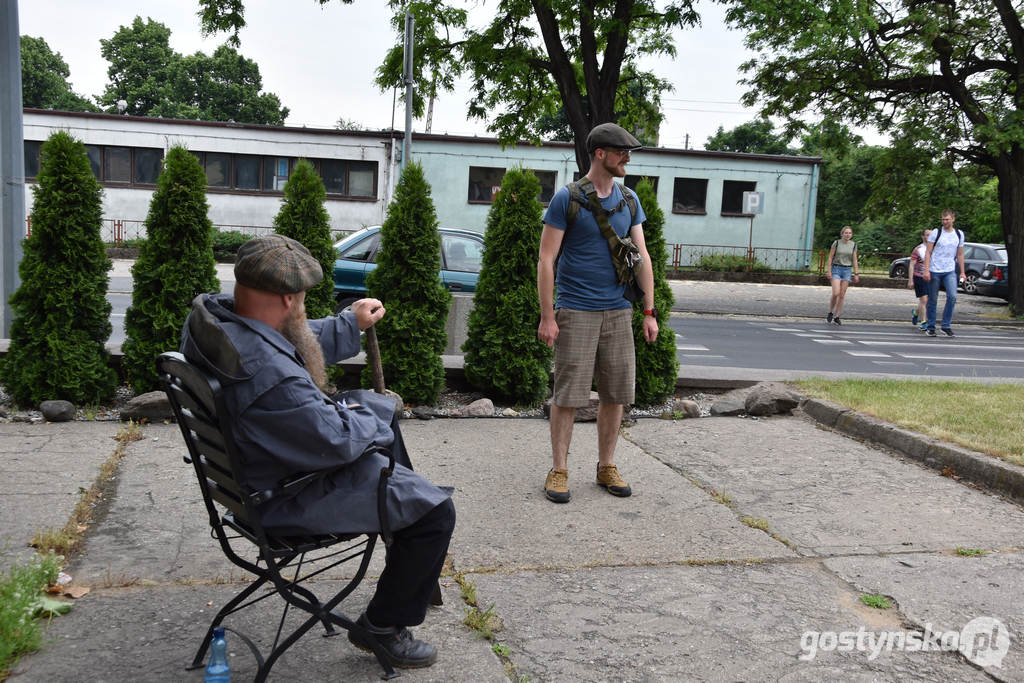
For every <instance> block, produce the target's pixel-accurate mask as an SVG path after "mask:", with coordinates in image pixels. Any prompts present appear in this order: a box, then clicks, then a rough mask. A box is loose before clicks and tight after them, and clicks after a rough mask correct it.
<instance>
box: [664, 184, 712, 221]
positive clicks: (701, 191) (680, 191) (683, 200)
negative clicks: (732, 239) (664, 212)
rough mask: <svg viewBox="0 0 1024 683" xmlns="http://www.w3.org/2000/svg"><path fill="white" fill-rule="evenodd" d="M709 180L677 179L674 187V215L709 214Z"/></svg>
mask: <svg viewBox="0 0 1024 683" xmlns="http://www.w3.org/2000/svg"><path fill="white" fill-rule="evenodd" d="M707 197H708V180H707V178H676V179H675V183H674V184H673V186H672V213H695V214H705V213H707V211H706V208H705V203H706V201H707Z"/></svg>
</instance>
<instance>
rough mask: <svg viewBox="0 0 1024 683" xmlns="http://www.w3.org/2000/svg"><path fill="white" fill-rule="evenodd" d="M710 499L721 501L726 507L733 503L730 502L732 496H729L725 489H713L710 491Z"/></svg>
mask: <svg viewBox="0 0 1024 683" xmlns="http://www.w3.org/2000/svg"><path fill="white" fill-rule="evenodd" d="M711 500H713V501H715V502H716V503H721V504H722V505H725V506H727V507H732V505H733V503H732V496H730V495H729V494H728V493H726V492H725V491H715V490H712V491H711Z"/></svg>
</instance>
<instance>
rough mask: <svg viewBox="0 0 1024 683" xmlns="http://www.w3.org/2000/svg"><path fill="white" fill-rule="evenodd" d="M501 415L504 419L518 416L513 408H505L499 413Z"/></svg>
mask: <svg viewBox="0 0 1024 683" xmlns="http://www.w3.org/2000/svg"><path fill="white" fill-rule="evenodd" d="M501 414H502V415H504V416H505V417H516V416H518V415H519V413H517V412H516V411H515V409H513V408H505V410H503V411H501Z"/></svg>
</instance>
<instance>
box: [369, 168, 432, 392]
mask: <svg viewBox="0 0 1024 683" xmlns="http://www.w3.org/2000/svg"><path fill="white" fill-rule="evenodd" d="M380 234H381V243H380V253H379V255H378V256H377V267H376V268H375V269H374V270H373V272H371V273H370V274H369V275H367V276H366V286H367V288H368V289H369V294H370V296H372V297H374V298H377V299H380V300H381V301H382V302H383V303H384V307H385V308H386V309H387V315H385V316H384V317H383V318H382V319H381V320H380V321H379V322H378V323H376V324H375V325H374V327H376V328H377V336H378V338H379V339H380V360H381V366H382V368H383V370H384V379H385V381H386V382H387V385H388V387H389V388H391V389H393V390H394V391H395V392H397V393H398V395H399V396H401V397H402V398H403V399H405V400H406V401H409V402H410V403H414V404H424V405H433V404H434V403H436V402H437V397H438V395H439V394H440V393H441V389H442V388H443V387H444V363H442V362H441V354H442V353H444V348H445V346H446V345H447V343H448V334H447V332H446V331H445V325H446V323H447V322H448V307H449V306H450V305H451V301H452V295H451V293H450V292H449V291H448V290H447V289H445V287H444V285H443V284H441V279H440V278H439V277H438V276H437V274H438V273H439V272H440V270H441V234H440V233H439V232H438V231H437V211H436V210H435V209H434V202H433V200H432V199H431V198H430V185H429V184H428V183H427V180H426V178H425V177H424V176H423V167H422V166H420V165H419V164H418V163H415V162H413V163H410V164H407V165H406V167H405V170H404V171H402V177H401V178H399V180H398V184H397V185H396V186H395V198H394V199H393V200H392V201H391V204H390V205H389V206H388V217H387V219H386V220H385V221H384V225H382V226H381V230H380ZM371 380H372V374H371V369H370V367H369V365H367V366H366V368H364V370H363V384H364V385H365V386H369V385H370V382H371Z"/></svg>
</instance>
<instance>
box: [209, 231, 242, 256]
mask: <svg viewBox="0 0 1024 683" xmlns="http://www.w3.org/2000/svg"><path fill="white" fill-rule="evenodd" d="M210 234H211V239H212V244H213V258H214V259H215V260H216V261H230V260H231V259H232V258H234V256H235V254H236V253H238V248H239V247H241V246H242V245H243V244H245V243H246V242H248V241H249V240H251V239H252V235H246V234H245V233H244V232H238V231H237V230H217V229H216V228H213V230H212V232H211V233H210Z"/></svg>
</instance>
